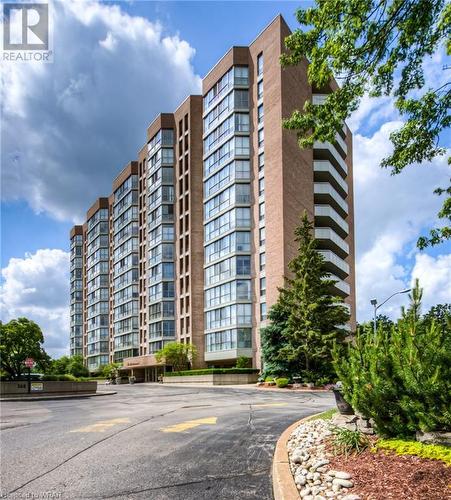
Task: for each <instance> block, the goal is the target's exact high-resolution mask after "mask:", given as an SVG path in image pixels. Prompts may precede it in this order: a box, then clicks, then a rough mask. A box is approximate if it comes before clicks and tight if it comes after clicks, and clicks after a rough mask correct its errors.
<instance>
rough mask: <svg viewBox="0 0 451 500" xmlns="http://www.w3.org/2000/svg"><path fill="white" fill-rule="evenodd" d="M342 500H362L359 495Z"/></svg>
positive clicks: (345, 497) (348, 496) (347, 496)
mask: <svg viewBox="0 0 451 500" xmlns="http://www.w3.org/2000/svg"><path fill="white" fill-rule="evenodd" d="M342 500H360V497H359V495H346V496H344V497H343V498H342Z"/></svg>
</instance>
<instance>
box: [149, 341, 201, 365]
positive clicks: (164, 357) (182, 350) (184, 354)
mask: <svg viewBox="0 0 451 500" xmlns="http://www.w3.org/2000/svg"><path fill="white" fill-rule="evenodd" d="M196 354H197V350H196V347H195V346H194V345H193V344H184V343H182V342H169V343H168V344H166V345H165V346H164V347H163V349H160V350H159V351H158V352H157V353H155V357H156V359H157V361H158V362H159V363H162V362H163V363H165V364H166V365H169V366H172V369H173V370H174V371H176V372H178V371H183V370H186V369H187V368H188V367H189V366H190V364H191V363H192V362H193V360H194V359H195V357H196Z"/></svg>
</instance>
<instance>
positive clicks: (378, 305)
mask: <svg viewBox="0 0 451 500" xmlns="http://www.w3.org/2000/svg"><path fill="white" fill-rule="evenodd" d="M410 290H411V288H406V289H405V290H401V291H399V292H395V293H393V294H392V295H390V297H388V299H385V300H384V301H383V302H382V303H381V304H378V303H377V299H372V300H371V305H372V306H373V307H374V322H373V332H374V337H376V332H377V325H376V322H377V319H376V318H377V310H378V309H379V308H380V307H382V306H383V305H384V304H385V303H386V302H388V301H389V300H390V299H391V298H392V297H394V296H395V295H399V294H401V293H409V292H410Z"/></svg>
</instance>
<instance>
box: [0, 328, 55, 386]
mask: <svg viewBox="0 0 451 500" xmlns="http://www.w3.org/2000/svg"><path fill="white" fill-rule="evenodd" d="M43 343H44V336H43V334H42V331H41V329H40V328H39V326H38V325H37V324H36V323H35V322H34V321H31V320H29V319H27V318H18V319H13V320H11V321H10V322H9V323H6V324H2V323H0V367H1V369H2V370H4V371H5V372H6V373H7V374H8V376H9V377H10V378H18V377H20V376H21V375H22V373H24V372H25V369H26V368H25V365H24V361H25V359H26V358H33V359H34V360H35V362H36V363H37V364H42V365H43V366H42V367H43V368H44V367H45V365H46V363H47V362H48V360H49V357H48V355H47V354H46V352H45V351H44V348H43Z"/></svg>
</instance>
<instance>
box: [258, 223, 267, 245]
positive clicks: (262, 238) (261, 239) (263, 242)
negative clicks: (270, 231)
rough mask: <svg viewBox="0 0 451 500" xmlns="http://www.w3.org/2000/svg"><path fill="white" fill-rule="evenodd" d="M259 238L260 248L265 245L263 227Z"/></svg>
mask: <svg viewBox="0 0 451 500" xmlns="http://www.w3.org/2000/svg"><path fill="white" fill-rule="evenodd" d="M259 237H260V246H263V245H264V244H265V243H266V230H265V228H264V227H261V228H260V231H259Z"/></svg>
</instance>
